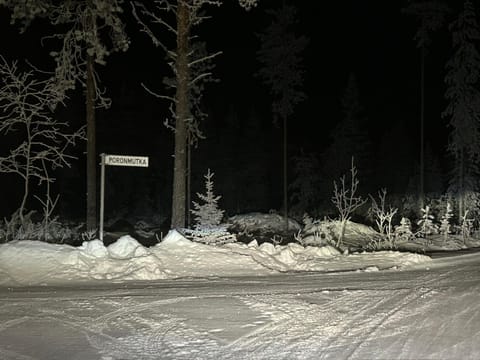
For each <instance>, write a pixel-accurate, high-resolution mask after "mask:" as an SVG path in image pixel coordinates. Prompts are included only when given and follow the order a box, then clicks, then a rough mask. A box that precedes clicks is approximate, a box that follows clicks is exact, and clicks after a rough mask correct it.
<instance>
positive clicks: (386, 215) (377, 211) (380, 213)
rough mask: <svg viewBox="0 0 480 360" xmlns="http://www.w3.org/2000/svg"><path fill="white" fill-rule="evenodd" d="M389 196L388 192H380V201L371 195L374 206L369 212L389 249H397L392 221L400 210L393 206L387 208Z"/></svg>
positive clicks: (384, 190)
mask: <svg viewBox="0 0 480 360" xmlns="http://www.w3.org/2000/svg"><path fill="white" fill-rule="evenodd" d="M386 196H387V190H386V189H382V190H381V191H379V192H378V198H379V201H377V200H376V199H375V198H374V197H373V196H371V195H370V199H371V200H372V205H371V207H370V209H369V210H368V212H369V214H370V215H371V216H372V217H373V218H374V220H375V223H376V225H377V228H378V231H379V232H380V234H382V235H383V236H384V238H385V239H384V241H385V242H386V245H387V246H388V247H389V248H394V247H395V236H394V233H393V231H394V229H393V225H392V220H393V217H394V216H395V214H396V213H397V211H398V209H397V208H393V207H391V206H389V207H388V209H387V207H386V205H385V197H386Z"/></svg>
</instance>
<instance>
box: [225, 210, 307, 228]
mask: <svg viewBox="0 0 480 360" xmlns="http://www.w3.org/2000/svg"><path fill="white" fill-rule="evenodd" d="M228 223H229V225H230V226H231V227H234V228H237V229H240V230H243V231H247V232H248V231H259V232H276V233H282V232H283V231H284V230H285V219H284V218H283V216H281V215H279V214H265V213H259V212H254V213H249V214H240V215H235V216H231V217H230V218H229V219H228ZM288 228H289V230H290V231H295V232H296V231H299V230H300V229H301V228H302V227H301V226H300V224H299V223H298V222H296V221H295V220H293V219H288Z"/></svg>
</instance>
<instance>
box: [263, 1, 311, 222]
mask: <svg viewBox="0 0 480 360" xmlns="http://www.w3.org/2000/svg"><path fill="white" fill-rule="evenodd" d="M268 14H269V15H270V16H271V17H272V22H271V24H270V25H269V26H268V27H267V28H266V29H265V31H264V32H263V33H262V34H260V36H259V38H260V41H261V47H260V50H259V51H258V53H257V55H258V60H259V61H260V63H261V64H262V67H261V69H260V71H259V73H258V75H259V76H260V77H261V78H262V80H263V82H264V83H265V84H266V85H267V86H269V87H270V93H271V94H272V97H273V102H272V112H273V115H274V122H275V123H276V122H279V121H281V122H282V127H283V210H284V218H285V229H286V230H288V169H287V163H288V150H287V144H288V126H287V119H288V118H289V117H290V116H291V115H292V114H293V111H294V108H295V106H296V105H297V104H298V103H300V102H301V101H303V100H304V99H305V97H306V95H305V93H304V91H303V89H302V87H303V80H304V79H303V74H304V69H303V66H302V56H301V54H302V53H303V51H304V50H305V48H306V46H307V44H308V39H307V38H306V37H305V36H298V35H296V34H295V32H294V29H293V27H294V26H295V24H296V19H297V17H296V14H297V10H296V8H295V7H294V6H293V5H287V4H285V2H284V3H283V5H282V6H281V7H280V8H278V9H275V10H270V11H268Z"/></svg>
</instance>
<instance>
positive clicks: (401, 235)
mask: <svg viewBox="0 0 480 360" xmlns="http://www.w3.org/2000/svg"><path fill="white" fill-rule="evenodd" d="M413 237H414V234H413V232H412V222H411V221H410V219H409V218H406V217H402V219H401V220H400V225H398V226H396V227H395V238H396V239H398V240H403V241H409V240H411V239H413Z"/></svg>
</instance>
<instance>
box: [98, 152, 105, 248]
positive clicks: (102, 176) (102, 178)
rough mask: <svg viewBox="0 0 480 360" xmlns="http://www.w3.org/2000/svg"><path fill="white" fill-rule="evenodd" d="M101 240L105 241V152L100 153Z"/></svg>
mask: <svg viewBox="0 0 480 360" xmlns="http://www.w3.org/2000/svg"><path fill="white" fill-rule="evenodd" d="M100 158H101V162H100V166H101V170H100V231H99V236H100V241H103V213H104V211H105V154H100Z"/></svg>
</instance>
